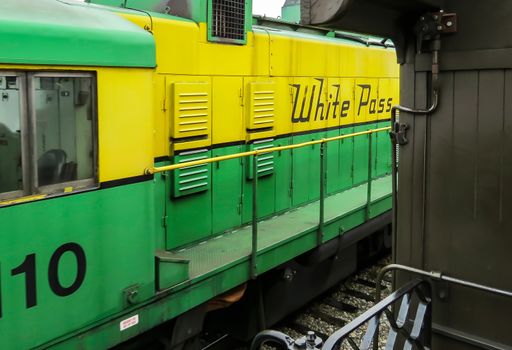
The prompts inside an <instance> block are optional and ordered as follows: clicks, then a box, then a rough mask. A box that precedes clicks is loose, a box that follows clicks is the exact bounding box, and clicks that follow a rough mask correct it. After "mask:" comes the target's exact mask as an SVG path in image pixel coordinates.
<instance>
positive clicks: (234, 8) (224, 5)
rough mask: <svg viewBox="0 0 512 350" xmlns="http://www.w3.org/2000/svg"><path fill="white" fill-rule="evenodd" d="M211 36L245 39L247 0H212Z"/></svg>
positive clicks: (235, 40)
mask: <svg viewBox="0 0 512 350" xmlns="http://www.w3.org/2000/svg"><path fill="white" fill-rule="evenodd" d="M211 4H212V16H211V24H210V28H211V36H212V37H213V38H214V39H220V40H221V41H222V39H227V40H226V41H234V42H242V41H245V0H211Z"/></svg>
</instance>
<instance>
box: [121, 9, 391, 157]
mask: <svg viewBox="0 0 512 350" xmlns="http://www.w3.org/2000/svg"><path fill="white" fill-rule="evenodd" d="M124 16H125V17H127V18H128V19H129V20H131V21H133V22H134V23H136V24H138V25H140V26H141V27H146V28H150V29H151V30H152V32H153V34H154V36H155V39H156V42H157V64H158V66H157V69H156V73H157V74H156V78H155V80H156V89H157V91H156V95H157V96H158V99H157V101H156V102H155V105H156V106H157V108H156V113H155V126H156V130H155V137H156V139H155V157H160V156H166V155H167V156H168V155H173V154H174V151H175V150H186V149H194V148H197V147H202V146H205V145H209V143H208V142H206V141H204V142H202V143H197V142H185V143H181V144H179V145H177V144H173V142H172V141H171V143H170V144H169V141H168V140H169V139H173V136H175V135H173V134H172V132H173V131H172V130H173V126H174V127H175V126H176V123H177V122H178V120H179V119H180V116H179V113H178V112H177V111H176V110H175V109H173V107H172V105H171V104H172V100H173V96H172V92H171V90H172V89H170V88H169V87H170V86H172V84H174V83H177V82H193V83H210V84H211V91H212V106H211V112H212V113H211V144H213V145H219V144H225V143H231V142H244V141H245V142H247V141H251V140H256V139H262V138H266V137H276V136H279V135H288V134H290V133H295V132H308V131H315V130H322V129H325V128H333V127H337V126H346V125H351V124H354V123H367V122H372V121H377V120H382V119H388V118H389V112H390V104H397V103H398V65H397V64H396V57H395V52H394V50H392V49H385V48H378V47H369V48H368V47H365V46H361V45H357V44H351V43H349V42H346V41H345V42H344V41H341V40H338V41H335V40H333V39H329V38H326V37H321V36H315V35H309V34H304V33H293V32H288V31H282V30H274V29H273V30H266V29H264V28H256V29H255V30H254V32H251V33H248V41H247V45H227V44H218V43H211V42H208V41H207V34H206V24H205V23H199V24H198V23H194V22H191V21H178V20H174V19H166V18H153V21H152V23H151V22H150V21H149V19H148V17H147V16H145V15H140V16H138V15H126V14H124ZM262 84H267V85H266V86H267V87H269V86H272V87H273V89H272V90H273V98H274V105H273V114H274V115H273V116H272V118H270V117H269V118H266V119H265V120H268V122H265V123H261V124H255V123H256V119H257V118H255V117H256V115H257V114H258V112H255V107H257V106H255V105H254V103H253V102H254V98H255V97H254V90H255V87H257V86H259V87H261V86H263V85H262ZM267 90H268V89H267ZM160 106H161V108H160ZM269 115H270V114H269ZM165 119H167V120H165ZM271 119H272V120H273V122H272V123H270V120H271ZM265 120H264V118H261V119H260V121H265ZM271 124H272V125H271ZM257 125H260V126H263V125H266V126H265V127H264V128H263V127H261V128H259V127H258V126H257ZM174 130H175V129H174ZM258 130H259V131H258ZM262 130H264V131H262Z"/></svg>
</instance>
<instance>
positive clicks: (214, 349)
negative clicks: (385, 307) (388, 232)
mask: <svg viewBox="0 0 512 350" xmlns="http://www.w3.org/2000/svg"><path fill="white" fill-rule="evenodd" d="M389 263H390V257H385V258H382V259H380V260H379V261H377V262H376V263H373V264H371V265H370V266H368V267H364V268H362V269H360V270H358V271H357V272H356V273H354V274H353V275H352V276H350V277H347V278H346V279H345V280H343V281H342V282H340V283H339V284H338V285H336V286H335V287H333V288H331V289H330V290H329V291H327V292H326V293H323V294H322V295H321V296H319V297H318V298H316V299H315V300H313V301H312V302H310V303H308V304H306V305H305V306H304V307H303V308H301V309H300V310H298V311H296V312H294V313H292V314H291V315H289V316H288V317H286V318H285V319H284V320H283V321H281V322H279V323H278V324H277V325H275V326H273V327H270V328H271V329H274V330H277V331H280V332H283V333H285V334H287V335H289V336H290V337H292V338H293V339H299V338H302V337H304V336H305V335H306V334H307V333H308V332H309V331H313V332H315V334H316V336H318V337H320V338H321V339H322V340H323V341H325V340H326V339H327V338H328V337H329V336H330V335H331V334H332V333H333V332H335V331H336V330H338V329H340V328H341V327H343V326H344V325H346V324H347V323H349V322H351V321H352V320H353V319H355V318H356V317H357V316H359V315H360V314H362V313H363V312H364V311H366V310H368V309H369V308H370V307H372V306H373V305H374V303H375V297H374V294H375V286H376V285H375V280H376V278H377V274H378V272H379V270H380V269H381V268H382V267H384V266H386V265H388V264H389ZM381 287H382V296H383V297H385V296H387V295H388V294H389V293H390V291H391V280H390V279H384V280H383V281H382V284H381ZM387 328H388V327H387V325H386V323H382V325H381V332H385V331H387ZM365 331H366V329H364V328H362V329H361V330H360V331H359V332H358V333H356V334H355V335H354V337H353V340H354V341H355V342H356V343H358V342H359V341H360V340H361V337H362V336H363V335H364V332H365ZM216 342H217V344H213V343H210V344H208V345H206V346H203V349H204V350H210V349H211V350H219V349H226V350H246V349H248V348H249V345H248V344H236V345H235V343H232V342H230V338H229V336H228V335H224V336H221V337H219V338H218V339H217V341H216ZM379 348H382V349H384V348H385V344H384V343H382V344H380V343H379ZM264 349H269V350H270V349H273V348H272V347H269V346H264ZM340 349H341V350H345V349H350V350H352V348H351V347H350V346H349V345H348V344H345V343H344V344H342V347H341V348H340Z"/></svg>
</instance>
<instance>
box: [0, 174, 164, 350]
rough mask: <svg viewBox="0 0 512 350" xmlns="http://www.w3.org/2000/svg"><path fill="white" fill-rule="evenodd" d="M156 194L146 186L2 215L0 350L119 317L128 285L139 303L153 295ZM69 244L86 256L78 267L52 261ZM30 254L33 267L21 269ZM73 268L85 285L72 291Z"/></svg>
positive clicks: (71, 259)
mask: <svg viewBox="0 0 512 350" xmlns="http://www.w3.org/2000/svg"><path fill="white" fill-rule="evenodd" d="M153 191H154V188H153V185H152V182H145V183H140V184H135V185H129V186H124V187H117V188H112V189H108V190H99V191H91V192H87V193H82V194H75V195H71V196H65V197H62V198H58V199H57V198H56V199H49V200H43V201H38V202H34V203H26V204H23V205H15V206H11V207H6V208H2V209H1V210H0V222H1V223H2V230H1V232H0V286H1V288H0V293H1V294H0V296H1V317H0V334H1V336H0V348H1V349H26V348H31V347H35V346H37V345H40V344H43V343H45V342H48V341H50V340H52V339H54V338H57V337H59V336H62V335H63V334H68V333H70V332H73V331H76V330H78V329H82V328H84V327H87V326H88V325H90V324H93V323H95V322H98V321H100V320H102V319H104V318H106V317H108V316H110V315H112V314H115V313H118V312H122V311H123V310H124V309H125V308H126V305H125V303H124V300H123V290H124V289H126V288H128V287H130V286H134V285H137V286H138V287H139V294H138V298H137V299H138V300H139V301H143V300H147V299H149V298H150V297H152V296H153V295H154V288H155V287H154V280H155V278H154V276H155V272H154V258H153V257H154V251H155V247H154V233H155V232H154V230H152V228H151V227H148V218H151V217H152V216H153V211H154V208H153V207H152V205H151V204H150V203H152V201H153ZM141 203H144V205H140V204H141ZM142 232H144V234H143V235H142V234H141V233H142ZM70 243H73V244H75V245H77V246H79V247H80V248H81V249H82V250H83V253H84V256H85V261H84V263H83V265H80V264H79V263H78V260H77V258H76V256H75V255H74V254H73V252H72V251H65V252H63V254H62V255H60V259H58V258H54V259H52V258H51V257H52V256H54V257H58V256H59V254H58V251H59V247H63V246H64V245H65V244H70ZM32 254H34V255H32ZM27 256H33V259H34V261H33V264H32V263H28V264H25V265H24V266H23V267H22V268H20V266H22V263H23V262H24V261H25V262H27V260H25V259H26V257H27ZM29 260H30V259H29ZM78 266H80V267H78ZM20 270H24V271H25V272H21V271H20ZM78 270H80V271H82V272H83V273H84V275H83V280H82V282H81V283H79V284H78V285H77V286H76V289H75V288H71V287H72V286H73V285H74V282H75V281H76V280H78V281H80V279H79V277H78V276H79V274H78V272H77V271H78ZM13 271H18V272H19V273H15V275H13ZM32 271H33V273H32ZM52 274H53V276H54V278H55V276H57V277H56V278H57V281H59V282H58V283H60V284H61V285H62V287H63V288H65V289H68V293H69V294H67V293H62V290H60V291H59V289H58V288H57V289H56V288H55V287H56V286H55V284H56V282H55V280H52V278H50V275H52ZM32 276H33V277H32ZM30 281H32V282H33V283H29V282H30ZM52 281H53V282H52ZM26 283H28V285H26ZM72 289H75V290H74V291H72V292H71V290H72ZM66 294H67V295H66Z"/></svg>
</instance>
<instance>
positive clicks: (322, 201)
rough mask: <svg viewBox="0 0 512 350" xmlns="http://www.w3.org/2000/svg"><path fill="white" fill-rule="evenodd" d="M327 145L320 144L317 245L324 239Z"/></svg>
mask: <svg viewBox="0 0 512 350" xmlns="http://www.w3.org/2000/svg"><path fill="white" fill-rule="evenodd" d="M326 146H327V144H326V143H325V142H322V143H321V144H320V220H319V224H318V232H317V244H318V245H321V244H322V242H323V239H324V221H325V151H326Z"/></svg>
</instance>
